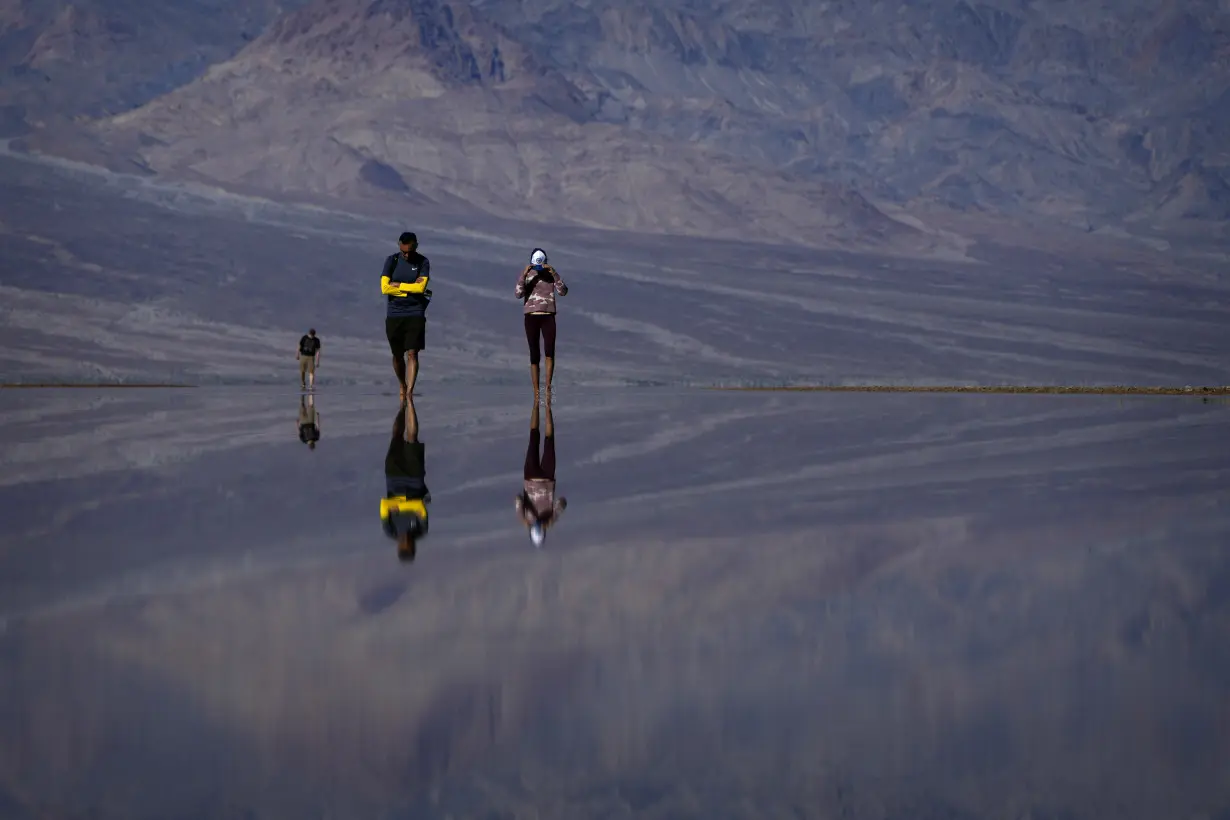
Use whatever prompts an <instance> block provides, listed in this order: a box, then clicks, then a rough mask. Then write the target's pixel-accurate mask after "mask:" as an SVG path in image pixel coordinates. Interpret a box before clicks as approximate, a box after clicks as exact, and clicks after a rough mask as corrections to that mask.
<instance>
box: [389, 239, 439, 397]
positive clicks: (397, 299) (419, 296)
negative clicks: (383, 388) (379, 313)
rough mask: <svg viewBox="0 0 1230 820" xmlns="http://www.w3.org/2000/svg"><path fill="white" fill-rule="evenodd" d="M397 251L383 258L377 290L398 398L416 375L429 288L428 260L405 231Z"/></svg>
mask: <svg viewBox="0 0 1230 820" xmlns="http://www.w3.org/2000/svg"><path fill="white" fill-rule="evenodd" d="M397 246H398V248H399V252H398V253H395V254H393V255H392V256H390V257H388V258H387V259H385V260H384V271H383V272H382V273H381V274H380V292H381V293H383V294H384V295H385V296H386V297H388V308H387V312H386V314H385V320H384V335H385V336H386V337H388V340H389V349H390V350H392V352H393V372H394V373H396V374H397V383H398V385H399V386H400V389H401V400H402V401H405V400H406V397H407V396H408V395H410V394H412V393H413V392H414V383H415V381H416V380H417V379H418V376H419V351H420V350H422V349H423V348H424V346H425V345H426V341H427V305H428V304H429V303H430V302H431V291H430V290H429V289H428V287H427V284H428V282H429V281H430V278H431V263H430V262H428V261H427V257H426V256H423V255H422V254H421V253H419V252H418V247H419V239H418V237H417V236H415V235H414V234H413V233H411V232H410V231H406V232H405V233H403V234H402V235H401V236H400V237H398V239H397Z"/></svg>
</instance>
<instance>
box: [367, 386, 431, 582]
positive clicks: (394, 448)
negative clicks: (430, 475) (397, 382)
mask: <svg viewBox="0 0 1230 820" xmlns="http://www.w3.org/2000/svg"><path fill="white" fill-rule="evenodd" d="M407 411H409V412H407ZM407 422H408V423H407ZM426 479H427V467H426V454H425V453H424V450H423V444H422V443H421V442H420V441H419V419H418V414H417V413H416V412H415V410H414V399H413V398H408V399H407V400H406V401H405V402H403V403H402V406H401V410H399V411H398V413H397V418H396V419H395V420H394V421H393V437H392V439H391V440H390V441H389V451H388V453H386V454H385V457H384V484H385V488H384V489H385V492H384V498H382V499H381V500H380V523H381V526H382V527H383V528H384V534H385V535H387V536H388V537H389V538H392V539H393V540H394V541H396V542H397V557H398V558H399V559H401V560H402V561H406V562H409V561H413V560H414V556H415V554H416V551H417V544H418V540H419V539H420V538H422V537H423V536H425V535H427V505H428V504H430V503H431V493H429V492H428V491H427V481H426Z"/></svg>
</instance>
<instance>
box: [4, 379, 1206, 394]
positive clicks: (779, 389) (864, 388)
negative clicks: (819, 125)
mask: <svg viewBox="0 0 1230 820" xmlns="http://www.w3.org/2000/svg"><path fill="white" fill-rule="evenodd" d="M220 386H221V385H220ZM252 386H258V385H252ZM259 386H267V385H259ZM200 387H201V385H196V384H170V383H165V382H149V383H131V384H116V383H114V382H111V383H107V382H96V383H94V382H71V383H55V382H32V383H28V384H23V383H0V389H10V390H58V389H65V390H89V389H105V390H115V389H128V390H138V389H143V390H149V389H159V390H193V389H199V388H200ZM614 387H615V389H628V388H629V387H631V388H632V389H635V387H634V386H632V385H617V386H614ZM693 387H694V388H699V389H701V390H719V391H726V392H743V393H977V394H991V395H994V394H1001V395H1002V394H1018V395H1071V396H1078V395H1086V396H1230V386H1226V387H1188V386H1184V387H1166V386H1139V385H1107V386H1101V387H1097V386H1078V385H1061V384H1055V385H1046V384H1023V385H963V384H942V385H896V384H861V385H840V384H832V385H823V384H821V385H781V386H776V387H748V386H739V385H694V386H693Z"/></svg>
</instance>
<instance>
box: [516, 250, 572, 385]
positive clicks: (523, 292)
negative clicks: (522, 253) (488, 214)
mask: <svg viewBox="0 0 1230 820" xmlns="http://www.w3.org/2000/svg"><path fill="white" fill-rule="evenodd" d="M513 293H514V294H515V295H516V297H517V298H518V299H520V300H521V302H522V303H523V305H524V309H523V313H524V314H525V340H526V342H528V343H529V346H530V381H532V382H533V383H534V401H535V402H537V401H538V361H539V358H540V356H541V354H540V352H539V349H538V337H539V336H540V335H541V336H542V347H543V350H542V353H545V354H546V357H547V397H548V399H549V398H550V396H551V376H552V374H553V373H554V372H555V294H557V293H558V294H559V295H560V296H566V295H567V294H568V286H567V285H565V284H564V280H563V279H560V277H559V273H558V272H557V271H556V270H555V268H553V267H551V266H550V265H548V264H547V254H546V252H545V251H544V250H543V249H542V248H534V250H533V252H532V253H531V254H530V263H529V264H528V265H526V266H525V270H523V271H521V275H520V276H519V277H517V286H516V287H515V288H514V289H513Z"/></svg>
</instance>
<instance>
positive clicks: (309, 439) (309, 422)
mask: <svg viewBox="0 0 1230 820" xmlns="http://www.w3.org/2000/svg"><path fill="white" fill-rule="evenodd" d="M299 440H300V441H302V442H303V443H304V444H306V445H307V446H308V449H309V450H315V449H316V442H318V441H320V414H319V413H317V412H316V397H315V396H306V397H305V396H300V397H299Z"/></svg>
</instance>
